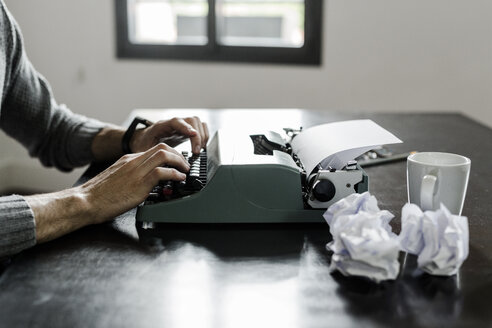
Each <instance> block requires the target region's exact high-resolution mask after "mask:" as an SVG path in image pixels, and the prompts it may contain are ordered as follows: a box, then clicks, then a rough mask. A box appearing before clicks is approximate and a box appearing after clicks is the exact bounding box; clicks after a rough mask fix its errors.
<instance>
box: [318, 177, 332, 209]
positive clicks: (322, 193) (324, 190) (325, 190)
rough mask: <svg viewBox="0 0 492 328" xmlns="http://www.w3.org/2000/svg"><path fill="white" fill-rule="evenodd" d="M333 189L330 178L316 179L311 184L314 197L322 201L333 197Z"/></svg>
mask: <svg viewBox="0 0 492 328" xmlns="http://www.w3.org/2000/svg"><path fill="white" fill-rule="evenodd" d="M335 191H336V189H335V185H334V184H333V182H331V181H330V180H325V179H321V180H318V181H316V182H315V183H314V186H313V196H314V198H315V199H316V200H318V201H320V202H322V203H324V202H328V201H330V200H331V199H333V197H335Z"/></svg>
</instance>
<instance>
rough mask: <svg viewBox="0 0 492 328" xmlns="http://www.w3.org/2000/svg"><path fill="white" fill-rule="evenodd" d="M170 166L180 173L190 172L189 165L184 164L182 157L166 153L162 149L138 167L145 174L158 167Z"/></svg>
mask: <svg viewBox="0 0 492 328" xmlns="http://www.w3.org/2000/svg"><path fill="white" fill-rule="evenodd" d="M164 165H165V166H172V167H174V168H176V169H178V170H180V171H182V172H188V171H189V170H190V165H189V164H188V162H186V161H185V160H184V159H183V157H182V156H180V155H178V154H176V153H173V152H170V151H166V150H163V149H158V150H156V151H155V153H154V154H152V155H151V156H150V157H149V158H148V159H147V160H146V161H144V162H143V163H142V164H141V165H140V166H141V167H142V169H143V170H145V172H147V171H150V170H152V169H153V168H155V167H159V166H164Z"/></svg>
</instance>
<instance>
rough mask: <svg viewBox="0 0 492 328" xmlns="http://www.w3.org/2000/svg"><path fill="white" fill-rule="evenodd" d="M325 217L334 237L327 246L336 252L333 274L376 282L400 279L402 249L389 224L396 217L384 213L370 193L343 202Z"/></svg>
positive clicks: (351, 196) (333, 261)
mask: <svg viewBox="0 0 492 328" xmlns="http://www.w3.org/2000/svg"><path fill="white" fill-rule="evenodd" d="M323 217H324V218H325V220H326V222H327V223H328V224H329V226H330V233H331V235H332V237H333V241H332V242H330V243H329V244H328V245H327V248H328V249H330V250H332V251H333V256H332V259H331V265H330V270H331V271H335V270H338V271H340V272H341V273H342V274H344V275H355V276H363V277H367V278H369V279H371V280H373V281H376V282H380V281H382V280H388V279H395V278H396V277H397V276H398V273H399V270H400V265H399V262H398V253H399V250H400V247H399V242H398V239H397V236H396V235H395V234H394V233H393V232H392V231H391V226H390V225H389V222H390V221H391V219H392V218H393V217H394V216H393V215H392V214H391V213H390V212H388V211H385V210H383V211H382V210H380V209H379V207H378V206H377V200H376V198H375V197H374V196H371V194H370V193H369V192H365V193H363V194H352V195H350V196H348V197H345V198H344V199H341V200H340V201H338V202H337V203H335V204H333V205H332V206H330V208H328V210H327V211H326V213H325V214H324V215H323Z"/></svg>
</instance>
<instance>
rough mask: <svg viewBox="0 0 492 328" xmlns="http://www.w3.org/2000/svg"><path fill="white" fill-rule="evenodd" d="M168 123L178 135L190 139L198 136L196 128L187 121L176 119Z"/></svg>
mask: <svg viewBox="0 0 492 328" xmlns="http://www.w3.org/2000/svg"><path fill="white" fill-rule="evenodd" d="M167 122H168V124H169V125H170V126H171V127H172V128H173V129H174V131H176V133H178V134H182V135H184V136H187V137H190V138H191V137H194V136H196V135H197V134H198V131H197V129H196V127H195V126H193V125H192V124H190V122H188V121H187V120H186V119H182V118H179V117H175V118H173V119H171V120H169V121H167Z"/></svg>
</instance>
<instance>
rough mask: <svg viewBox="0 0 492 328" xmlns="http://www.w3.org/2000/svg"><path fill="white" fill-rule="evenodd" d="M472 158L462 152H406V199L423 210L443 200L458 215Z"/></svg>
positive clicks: (436, 206)
mask: <svg viewBox="0 0 492 328" xmlns="http://www.w3.org/2000/svg"><path fill="white" fill-rule="evenodd" d="M470 165H471V161H470V159H469V158H467V157H465V156H461V155H456V154H450V153H438V152H427V153H425V152H423V153H416V154H413V155H410V156H408V159H407V191H408V201H409V202H410V203H413V204H416V205H418V206H420V208H421V209H422V210H423V211H427V210H437V209H439V206H440V204H441V203H443V204H444V205H445V206H446V207H447V208H448V209H449V211H450V212H451V213H453V214H455V215H461V210H462V209H463V203H464V202H465V195H466V188H467V186H468V177H469V176H470Z"/></svg>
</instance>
